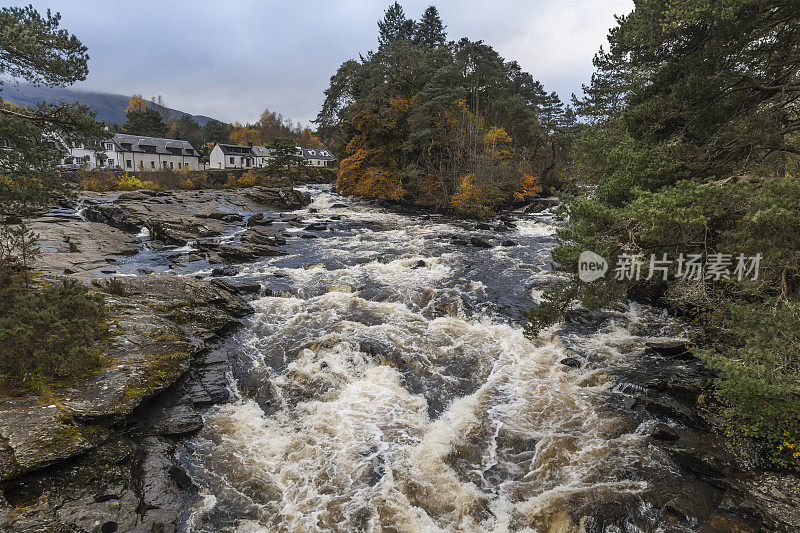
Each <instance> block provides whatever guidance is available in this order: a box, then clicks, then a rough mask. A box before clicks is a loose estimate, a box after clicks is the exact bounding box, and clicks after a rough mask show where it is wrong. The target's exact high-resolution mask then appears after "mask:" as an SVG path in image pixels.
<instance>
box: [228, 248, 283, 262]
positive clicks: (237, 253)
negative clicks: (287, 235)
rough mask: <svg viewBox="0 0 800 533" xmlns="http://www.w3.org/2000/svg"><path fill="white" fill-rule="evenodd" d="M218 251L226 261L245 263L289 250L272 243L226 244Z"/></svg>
mask: <svg viewBox="0 0 800 533" xmlns="http://www.w3.org/2000/svg"><path fill="white" fill-rule="evenodd" d="M217 253H218V254H219V256H220V257H221V258H222V259H224V260H225V261H229V262H234V263H243V262H246V261H255V260H256V259H258V258H260V257H266V256H275V255H286V253H287V252H285V251H284V250H281V249H280V248H278V247H277V246H270V245H243V244H224V245H221V246H220V247H219V248H218V249H217Z"/></svg>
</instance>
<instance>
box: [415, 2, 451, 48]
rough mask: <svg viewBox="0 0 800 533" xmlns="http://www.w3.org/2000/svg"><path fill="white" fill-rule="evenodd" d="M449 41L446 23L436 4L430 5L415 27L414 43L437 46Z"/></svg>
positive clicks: (429, 46) (430, 46)
mask: <svg viewBox="0 0 800 533" xmlns="http://www.w3.org/2000/svg"><path fill="white" fill-rule="evenodd" d="M446 42H447V34H446V33H445V31H444V24H443V23H442V19H441V18H439V10H437V9H436V6H429V7H428V8H427V9H426V10H425V13H423V14H422V18H421V19H420V20H419V22H418V23H417V25H416V28H415V29H414V43H416V44H418V45H420V46H425V47H427V48H436V47H437V46H442V45H443V44H445V43H446Z"/></svg>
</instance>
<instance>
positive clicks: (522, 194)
mask: <svg viewBox="0 0 800 533" xmlns="http://www.w3.org/2000/svg"><path fill="white" fill-rule="evenodd" d="M540 192H542V186H541V185H539V180H538V179H537V178H536V177H535V176H531V175H530V174H527V173H526V174H523V175H522V177H521V178H520V180H519V185H518V187H517V190H516V191H514V200H517V201H520V202H521V201H523V200H527V199H530V198H534V197H536V196H537V195H538V194H539V193H540Z"/></svg>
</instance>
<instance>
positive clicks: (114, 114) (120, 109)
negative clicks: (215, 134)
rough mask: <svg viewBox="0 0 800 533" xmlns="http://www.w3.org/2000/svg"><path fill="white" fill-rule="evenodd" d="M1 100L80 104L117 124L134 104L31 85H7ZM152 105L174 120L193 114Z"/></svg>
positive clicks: (125, 99) (201, 119)
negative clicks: (126, 110)
mask: <svg viewBox="0 0 800 533" xmlns="http://www.w3.org/2000/svg"><path fill="white" fill-rule="evenodd" d="M0 98H3V99H4V100H8V101H9V102H13V103H15V104H20V105H26V106H33V105H36V104H37V103H39V102H59V101H61V100H64V101H67V102H80V103H81V104H85V105H88V106H89V107H90V108H92V109H94V110H96V111H97V120H104V121H106V122H107V123H113V124H122V123H123V122H125V109H127V107H128V101H129V100H130V96H125V95H123V94H112V93H100V92H93V91H83V90H79V89H68V88H64V87H37V86H34V85H31V84H28V83H20V84H19V85H15V84H13V83H10V82H7V81H6V82H5V83H4V84H3V86H2V92H0ZM148 104H149V105H150V107H152V108H154V109H157V110H159V111H161V110H166V111H167V113H168V116H169V117H170V118H173V117H174V118H178V117H181V116H183V115H190V114H191V113H186V112H185V111H181V110H179V109H172V108H169V107H163V106H160V105H158V104H156V103H154V102H148ZM192 116H193V117H194V119H195V120H196V121H197V122H198V123H199V124H200V125H201V126H204V125H205V124H206V122H208V121H209V120H212V117H207V116H205V115H192Z"/></svg>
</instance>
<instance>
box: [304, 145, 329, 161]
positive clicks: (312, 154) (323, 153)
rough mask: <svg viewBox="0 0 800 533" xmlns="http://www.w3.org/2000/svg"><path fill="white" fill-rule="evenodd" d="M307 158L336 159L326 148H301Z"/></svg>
mask: <svg viewBox="0 0 800 533" xmlns="http://www.w3.org/2000/svg"><path fill="white" fill-rule="evenodd" d="M301 150H303V157H305V158H306V159H321V160H323V161H336V158H335V157H334V156H333V154H332V153H331V152H330V151H329V150H326V149H325V148H301Z"/></svg>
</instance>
